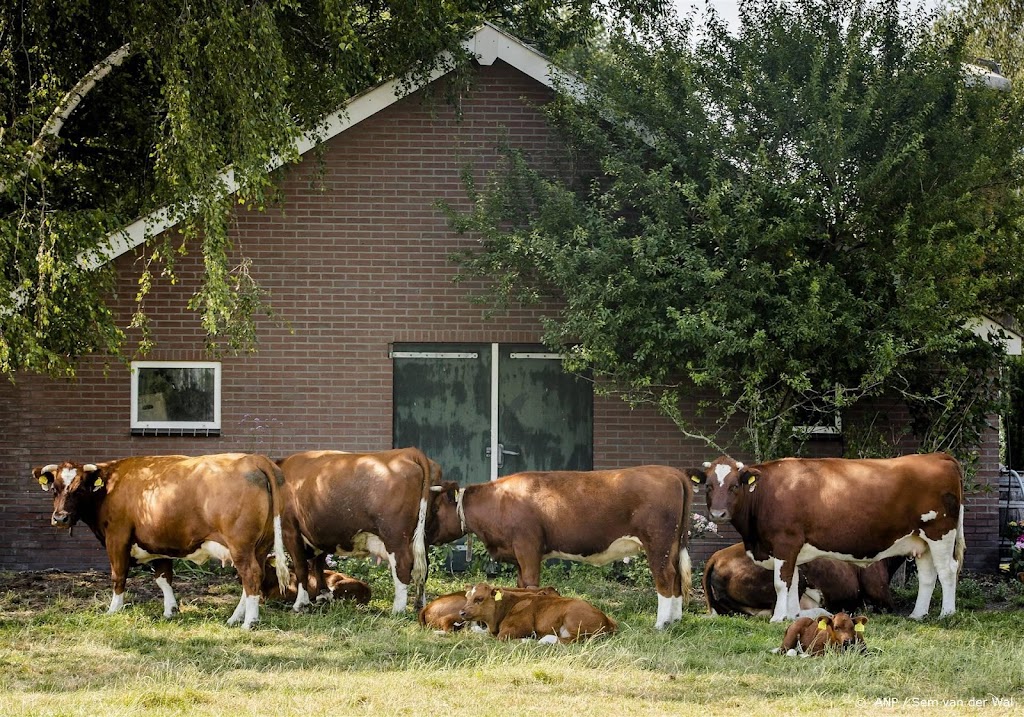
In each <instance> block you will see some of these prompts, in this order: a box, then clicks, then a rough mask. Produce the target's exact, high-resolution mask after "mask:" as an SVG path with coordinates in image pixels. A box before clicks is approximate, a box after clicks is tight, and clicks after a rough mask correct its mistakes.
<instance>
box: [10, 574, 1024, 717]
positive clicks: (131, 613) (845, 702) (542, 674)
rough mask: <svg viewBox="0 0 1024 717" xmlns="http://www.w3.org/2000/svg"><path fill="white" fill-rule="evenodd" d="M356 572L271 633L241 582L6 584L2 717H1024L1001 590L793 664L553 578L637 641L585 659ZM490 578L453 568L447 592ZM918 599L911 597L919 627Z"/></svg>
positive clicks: (632, 595)
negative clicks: (852, 648) (423, 607)
mask: <svg viewBox="0 0 1024 717" xmlns="http://www.w3.org/2000/svg"><path fill="white" fill-rule="evenodd" d="M342 569H343V570H345V571H346V572H349V573H352V574H355V575H357V576H359V577H362V578H364V579H368V580H369V582H370V583H371V587H372V588H373V591H374V599H373V600H372V601H371V603H370V604H369V605H367V606H355V605H352V604H347V603H336V604H333V605H329V606H322V607H318V608H316V609H314V610H313V611H312V612H311V613H306V614H301V615H294V614H292V613H291V612H290V611H289V610H287V609H286V606H284V605H282V604H280V603H277V604H271V605H270V606H264V608H263V610H262V611H261V622H260V625H259V626H258V628H257V629H255V630H253V631H252V632H243V631H241V630H239V629H237V628H230V627H227V626H226V625H225V621H226V619H227V617H228V615H229V614H230V612H231V610H232V609H233V607H234V605H235V604H236V602H237V599H238V597H237V596H238V594H239V587H238V585H237V582H236V581H235V580H234V578H233V576H232V575H227V574H222V573H202V572H192V573H191V574H186V575H183V576H181V577H180V578H179V579H178V580H177V581H176V590H177V592H178V595H179V602H180V603H181V612H180V614H179V615H178V616H176V617H175V618H173V619H172V620H164V619H162V617H161V612H162V605H161V602H160V599H159V593H158V591H157V590H156V588H155V586H154V585H153V580H152V578H151V577H150V576H149V575H148V574H145V573H143V572H142V571H139V572H138V573H133V575H132V577H131V578H130V580H129V600H130V604H129V605H128V606H127V607H126V608H125V610H124V611H123V612H121V613H119V614H117V615H113V616H107V615H105V614H103V613H104V611H105V609H106V607H107V605H108V603H109V598H110V591H109V585H108V580H107V578H106V576H104V575H100V574H97V573H90V574H78V575H67V574H31V575H26V574H11V573H7V574H0V715H4V716H5V717H7V716H12V717H13V716H15V715H104V716H105V717H109V716H112V715H156V716H164V715H232V716H237V715H302V716H303V717H310V716H316V715H332V716H337V715H383V716H389V715H444V716H446V717H447V716H448V715H476V716H479V715H562V716H566V717H570V716H571V717H582V716H583V715H591V714H593V715H691V714H693V715H696V714H700V715H708V714H714V715H744V717H746V716H748V715H783V714H786V715H788V714H808V715H817V714H821V713H828V714H858V715H859V714H865V713H866V714H910V715H949V714H986V715H987V714H993V715H997V714H998V715H1004V714H1024V589H1022V588H1024V586H1021V585H1019V584H1014V583H1009V582H1005V581H999V580H996V579H991V578H987V579H984V580H983V579H981V578H976V579H972V578H970V577H966V578H964V579H963V580H962V581H961V589H960V606H961V610H960V611H959V612H958V614H957V615H955V616H953V617H951V618H948V619H944V620H938V619H934V618H933V619H929V620H926V621H924V622H921V623H916V622H913V621H910V620H908V619H906V618H905V617H902V616H890V615H876V614H872V613H868V614H869V615H870V618H871V620H870V623H869V624H868V629H867V632H866V638H867V641H868V645H869V651H868V653H867V654H866V655H855V654H842V655H831V656H827V657H824V658H815V659H793V658H784V657H780V656H776V655H772V654H770V653H769V650H770V649H771V648H772V647H775V646H777V645H778V643H779V642H780V640H781V636H782V632H783V631H784V627H783V626H781V625H775V624H769V623H768V622H767V620H766V619H753V618H731V617H718V618H710V617H707V616H705V615H704V614H703V605H702V604H701V602H700V601H699V600H698V599H695V600H694V602H692V603H691V605H690V607H689V609H688V612H687V613H686V615H685V616H684V618H683V620H682V622H681V623H678V624H677V625H675V626H673V627H672V628H671V629H669V630H666V631H663V632H659V631H655V630H654V629H653V623H654V616H655V611H656V602H655V598H654V593H653V590H652V589H651V588H650V587H649V584H650V582H649V577H647V578H646V580H645V579H644V576H643V574H642V572H641V571H637V570H635V569H634V570H631V571H628V572H627V574H626V575H624V574H623V572H622V571H618V572H617V573H615V574H612V573H611V572H610V571H607V570H598V569H595V568H590V567H588V566H582V565H574V566H572V567H571V568H568V569H567V568H566V567H565V566H554V567H551V568H546V569H545V575H544V578H545V582H546V583H547V584H553V585H556V586H557V587H558V588H559V589H560V590H561V591H562V592H563V594H568V595H575V596H579V597H584V598H586V599H588V600H590V601H591V602H593V603H595V604H596V605H598V606H599V607H601V608H602V609H604V610H605V611H606V612H608V613H609V614H611V615H613V616H614V617H615V618H616V619H617V620H618V622H619V625H620V631H619V632H618V633H617V634H615V635H614V636H611V637H608V638H602V639H599V640H595V641H592V642H589V643H584V644H578V645H569V646H547V645H541V644H537V643H535V642H530V643H522V642H515V643H499V642H497V641H495V640H494V639H492V638H490V637H488V636H485V635H479V634H461V633H460V634H454V635H436V634H434V633H432V632H430V631H428V630H424V629H422V628H421V627H419V625H418V624H417V622H416V618H415V614H414V613H413V611H412V610H411V609H410V610H409V611H408V612H407V613H406V614H404V615H397V616H393V615H390V614H388V609H389V607H390V603H391V596H392V591H391V585H390V577H389V576H388V574H387V573H386V571H385V570H384V569H382V568H377V567H371V566H370V565H369V564H368V563H366V562H365V561H359V562H354V561H349V562H346V563H344V564H343V566H342ZM632 575H639V578H638V579H636V580H635V581H634V580H630V579H629V576H632ZM482 579H484V575H483V574H480V573H471V574H460V575H457V576H450V575H445V574H439V573H438V571H436V570H435V571H432V575H431V579H430V581H429V582H428V591H429V594H430V595H431V596H435V595H438V594H441V593H444V592H449V591H451V590H454V589H459V588H462V587H464V586H465V585H466V584H467V583H471V582H475V581H477V580H482ZM494 582H499V583H503V584H511V583H512V580H511V579H510V578H509V576H508V575H507V574H502V575H500V576H498V577H496V578H495V579H494ZM912 591H913V586H910V588H909V590H908V591H906V592H901V593H900V594H899V598H900V601H901V603H903V605H902V610H903V614H906V613H907V612H909V610H910V606H911V603H912V599H913V592H912ZM937 595H938V591H936V601H937ZM933 611H934V610H933Z"/></svg>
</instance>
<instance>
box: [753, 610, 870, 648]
mask: <svg viewBox="0 0 1024 717" xmlns="http://www.w3.org/2000/svg"><path fill="white" fill-rule="evenodd" d="M867 621H868V619H867V618H866V617H864V616H863V615H859V616H857V617H854V618H851V617H850V616H849V615H847V614H846V613H845V612H841V613H837V614H836V615H834V616H831V617H829V616H821V617H800V618H797V619H796V620H794V621H793V622H792V623H790V625H789V627H788V628H787V629H786V635H785V637H783V638H782V647H777V648H775V649H774V650H772V652H774V653H775V654H784V655H786V656H787V657H796V656H797V655H800V656H802V657H814V656H816V655H821V654H824V653H825V652H826V651H841V650H850V649H854V650H859V651H861V652H863V651H864V650H866V649H867V644H866V643H865V642H864V625H865V624H866V623H867Z"/></svg>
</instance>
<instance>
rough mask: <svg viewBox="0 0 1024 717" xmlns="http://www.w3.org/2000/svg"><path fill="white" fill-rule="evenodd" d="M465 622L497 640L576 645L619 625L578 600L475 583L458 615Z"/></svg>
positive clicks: (611, 630) (608, 633) (609, 631)
mask: <svg viewBox="0 0 1024 717" xmlns="http://www.w3.org/2000/svg"><path fill="white" fill-rule="evenodd" d="M459 614H460V616H461V617H462V618H463V619H464V620H466V621H467V622H469V621H473V622H482V623H484V624H486V625H487V629H488V631H489V632H490V633H491V634H492V635H495V636H497V638H498V639H499V640H516V639H530V638H537V639H539V640H540V641H541V642H547V643H555V642H563V643H564V642H576V641H577V640H581V639H584V638H588V637H596V636H598V635H610V634H611V633H613V632H615V631H616V630H617V629H618V627H619V626H618V624H616V622H615V620H613V619H611V618H610V617H608V616H607V615H605V614H604V613H603V612H601V611H600V610H598V609H597V608H596V607H594V606H593V605H591V604H590V603H588V602H586V601H585V600H579V599H577V598H566V597H560V596H555V595H531V594H528V593H524V592H519V593H510V592H507V591H506V590H505V589H504V588H500V587H492V586H490V585H488V584H487V583H478V584H476V585H474V586H473V587H471V588H470V589H469V590H467V591H466V601H465V604H464V606H463V608H462V611H461V612H460V613H459Z"/></svg>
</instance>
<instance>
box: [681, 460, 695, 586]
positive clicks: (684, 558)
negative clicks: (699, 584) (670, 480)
mask: <svg viewBox="0 0 1024 717" xmlns="http://www.w3.org/2000/svg"><path fill="white" fill-rule="evenodd" d="M682 486H683V519H682V526H681V527H680V531H679V589H680V595H682V596H683V605H684V606H686V605H689V604H690V594H691V592H692V588H693V584H692V581H693V565H692V564H691V563H690V550H689V544H690V526H691V524H692V523H693V488H692V486H691V485H690V481H689V480H688V479H687V478H686V476H683V480H682Z"/></svg>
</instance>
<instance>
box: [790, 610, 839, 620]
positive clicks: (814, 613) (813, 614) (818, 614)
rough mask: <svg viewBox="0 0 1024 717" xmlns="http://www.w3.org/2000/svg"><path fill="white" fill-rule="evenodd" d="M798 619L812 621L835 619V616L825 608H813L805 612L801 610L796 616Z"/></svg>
mask: <svg viewBox="0 0 1024 717" xmlns="http://www.w3.org/2000/svg"><path fill="white" fill-rule="evenodd" d="M796 617H797V619H798V620H799V619H800V618H802V617H809V618H811V619H812V620H817V619H819V618H822V617H834V616H833V614H832V613H830V612H829V611H828V610H826V609H825V608H823V607H812V608H807V609H805V610H801V611H800V612H798V613H797V614H796Z"/></svg>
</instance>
